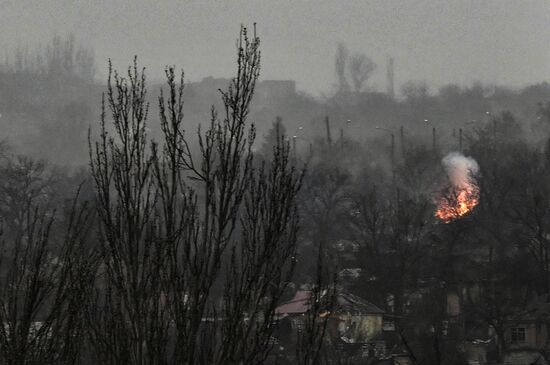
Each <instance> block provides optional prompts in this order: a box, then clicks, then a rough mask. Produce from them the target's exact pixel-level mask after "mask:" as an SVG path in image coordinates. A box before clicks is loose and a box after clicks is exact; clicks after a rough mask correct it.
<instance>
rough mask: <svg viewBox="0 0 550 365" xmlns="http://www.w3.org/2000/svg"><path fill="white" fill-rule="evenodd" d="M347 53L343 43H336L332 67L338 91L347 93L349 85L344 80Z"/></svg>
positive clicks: (345, 79)
mask: <svg viewBox="0 0 550 365" xmlns="http://www.w3.org/2000/svg"><path fill="white" fill-rule="evenodd" d="M348 59H349V52H348V49H347V47H346V45H345V44H344V43H338V48H337V50H336V58H335V61H334V67H335V71H336V77H337V81H338V91H339V92H343V91H349V83H348V80H347V78H346V70H347V65H348Z"/></svg>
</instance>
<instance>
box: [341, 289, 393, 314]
mask: <svg viewBox="0 0 550 365" xmlns="http://www.w3.org/2000/svg"><path fill="white" fill-rule="evenodd" d="M335 312H337V313H350V314H383V313H385V312H384V311H383V310H382V309H380V308H378V307H377V306H376V305H374V304H372V303H371V302H368V301H366V300H365V299H363V298H361V297H358V296H357V295H353V294H351V293H347V292H342V293H339V294H338V296H337V298H336V308H335Z"/></svg>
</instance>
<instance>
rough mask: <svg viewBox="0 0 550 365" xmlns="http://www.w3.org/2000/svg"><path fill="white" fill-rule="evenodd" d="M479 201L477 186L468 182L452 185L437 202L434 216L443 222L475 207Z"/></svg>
mask: <svg viewBox="0 0 550 365" xmlns="http://www.w3.org/2000/svg"><path fill="white" fill-rule="evenodd" d="M478 202H479V188H478V187H477V186H476V185H475V184H473V183H471V182H469V183H465V184H461V185H460V186H452V187H450V188H449V189H448V190H447V193H446V194H444V196H443V197H441V199H439V202H438V204H437V210H436V211H435V216H436V217H438V218H439V219H441V220H442V221H443V222H445V223H449V222H451V221H453V220H455V219H457V218H460V217H462V216H464V215H466V214H468V213H469V212H471V211H472V209H474V208H475V206H476V205H477V204H478Z"/></svg>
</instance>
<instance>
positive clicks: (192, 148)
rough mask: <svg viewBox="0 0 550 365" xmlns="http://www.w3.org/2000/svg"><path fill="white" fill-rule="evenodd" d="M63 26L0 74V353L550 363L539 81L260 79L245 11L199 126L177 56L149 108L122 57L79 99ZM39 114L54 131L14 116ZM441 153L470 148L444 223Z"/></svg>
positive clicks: (548, 168) (549, 205)
mask: <svg viewBox="0 0 550 365" xmlns="http://www.w3.org/2000/svg"><path fill="white" fill-rule="evenodd" d="M56 42H57V43H56ZM71 42H72V41H70V40H69V41H67V42H65V43H63V42H62V41H60V40H57V41H54V43H53V45H52V47H51V49H50V51H49V53H47V55H49V56H48V57H49V58H48V57H46V58H47V59H48V60H49V61H48V62H45V63H40V62H38V61H37V63H32V64H30V63H28V62H23V61H21V62H19V63H16V66H14V68H10V67H8V66H6V67H5V68H4V69H3V70H2V72H1V73H0V76H1V78H0V84H2V86H1V87H0V89H1V91H2V93H1V94H0V105H1V107H2V108H3V109H2V110H4V111H3V112H2V117H1V118H2V119H1V121H2V127H3V128H6V129H7V130H8V131H9V132H8V133H6V134H7V135H8V136H9V138H8V139H7V140H6V141H5V142H4V144H3V145H2V153H3V154H2V162H1V164H0V170H1V171H0V215H1V218H2V230H1V237H2V246H1V248H2V250H1V257H0V278H1V282H0V320H1V322H2V324H3V325H2V326H0V363H2V364H14V365H15V364H20V365H23V364H260V363H279V364H286V363H292V364H394V363H395V364H397V363H399V364H445V365H449V364H469V363H470V364H472V363H477V364H485V363H495V364H502V363H514V362H513V361H520V362H521V361H525V362H524V363H529V362H528V361H531V363H537V364H543V363H546V358H547V357H548V355H549V352H548V351H550V348H549V347H548V343H549V337H548V336H549V332H550V328H549V326H550V296H549V294H550V253H549V249H550V188H549V186H548V182H549V179H550V142H548V141H550V139H549V138H550V105H548V104H545V103H543V102H544V101H545V100H549V99H550V94H549V93H548V91H549V88H548V86H547V85H544V84H543V85H539V86H534V87H531V88H526V89H524V90H522V91H520V92H512V91H506V90H498V89H497V90H493V91H492V92H491V94H490V95H486V90H485V89H484V88H483V87H481V86H474V87H472V88H469V89H461V88H458V87H448V88H445V89H443V90H441V91H440V92H439V94H437V95H435V96H430V95H428V94H427V92H426V90H425V88H424V87H423V86H422V85H413V84H409V85H408V86H407V90H406V91H407V93H406V98H405V99H404V100H401V101H397V100H395V98H394V97H393V96H392V95H385V94H378V93H374V92H362V91H361V90H362V89H361V85H362V83H363V82H364V81H365V80H367V79H368V77H367V76H368V75H366V76H365V75H364V76H365V80H363V81H361V80H362V78H361V77H360V76H361V75H357V74H356V75H355V77H353V85H354V90H355V91H351V90H350V88H349V87H345V76H344V73H343V72H340V73H339V74H338V76H339V82H340V87H339V89H338V92H337V93H336V94H335V95H334V96H333V97H331V98H328V99H327V100H325V101H323V102H321V101H316V100H313V99H311V98H309V97H307V96H304V95H297V94H294V95H286V96H285V94H284V93H283V94H282V95H279V96H277V97H276V98H275V97H273V98H271V99H270V98H269V95H270V94H269V93H267V92H266V91H265V89H264V91H261V89H260V87H261V86H262V83H261V82H257V80H258V76H259V70H260V52H259V39H258V38H257V37H256V34H253V35H250V34H248V33H247V30H246V29H243V30H242V31H241V34H240V37H239V41H238V47H237V51H238V55H237V56H238V57H237V65H236V66H237V70H236V74H235V77H234V78H233V79H232V80H231V81H230V83H229V85H228V87H226V88H223V89H222V90H221V93H220V95H219V96H220V101H219V102H217V103H216V104H215V105H216V106H217V107H215V108H212V109H211V114H210V118H209V122H206V123H205V122H204V121H203V123H202V126H201V128H199V130H198V132H197V133H195V132H194V128H195V127H194V125H191V126H189V124H187V123H185V122H184V102H183V100H184V95H185V94H186V92H187V91H186V90H187V89H185V88H184V84H183V74H180V73H178V72H177V71H176V70H175V69H174V68H172V67H168V68H167V69H166V82H165V84H164V85H163V87H162V89H161V91H160V94H159V95H158V100H157V101H156V102H155V103H154V104H151V105H152V106H151V110H150V109H149V102H150V101H151V100H153V99H152V97H150V95H149V94H148V88H147V85H146V78H145V71H144V70H143V69H141V68H139V66H138V64H137V61H135V62H134V64H133V66H132V67H130V68H129V69H128V72H127V73H124V74H119V73H117V71H115V70H112V69H111V67H109V78H108V84H107V88H106V91H105V93H104V96H103V98H102V99H100V98H95V95H96V94H97V92H96V91H97V89H99V88H98V86H97V85H93V81H91V80H92V78H93V61H92V58H91V54H90V53H89V52H88V51H84V50H80V51H76V50H75V47H74V44H73V43H71ZM56 47H57V48H56ZM56 49H57V51H55V50H56ZM61 50H64V51H61ZM339 52H340V51H339ZM339 57H341V58H340V59H339V58H338V57H337V71H338V70H341V69H342V67H344V66H343V65H342V63H343V61H342V60H343V59H344V55H343V53H339ZM20 58H21V60H25V59H27V58H25V56H24V54H21V56H20ZM37 59H39V58H37ZM360 59H363V61H361V60H360ZM361 62H365V66H364V67H365V68H364V70H365V72H367V71H368V72H369V73H370V72H372V70H373V65H371V64H369V63H368V62H367V61H366V60H365V59H364V58H362V57H361V56H357V55H356V56H354V57H353V62H352V64H353V65H354V68H356V69H359V70H361V66H360V64H361ZM344 63H345V62H344ZM60 65H62V67H61V66H60ZM367 66H368V67H367ZM358 72H359V71H358ZM209 82H213V81H212V80H210V81H209ZM26 83H28V84H29V85H33V87H34V86H41V87H48V88H52V90H55V91H52V92H51V93H44V92H39V91H36V89H33V88H31V89H33V91H32V92H29V91H28V89H29V88H30V87H29V86H25V85H26ZM5 85H18V89H13V90H11V91H10V92H7V91H6V90H7V88H6V87H5ZM55 85H58V86H57V87H55ZM83 85H92V86H90V87H89V88H85V87H84V86H83ZM265 85H266V84H264V87H266V86H265ZM190 88H191V90H190V91H189V94H190V98H191V100H195V101H194V102H193V103H192V105H191V107H190V108H191V112H190V115H191V118H194V117H197V118H198V117H199V116H200V113H199V112H198V111H196V110H193V108H198V107H197V105H201V103H202V104H204V105H207V103H206V102H204V101H202V102H198V101H197V100H199V99H200V98H201V97H202V96H204V95H203V91H201V90H202V89H201V87H200V86H199V85H191V87H190ZM57 89H59V90H63V93H62V92H60V91H58V90H57ZM255 93H259V94H260V96H261V97H262V95H263V98H264V99H260V101H259V102H260V106H256V107H255V106H254V102H253V95H254V94H255ZM262 93H263V94H262ZM266 93H267V94H266ZM49 94H51V98H49V97H46V95H49ZM266 95H267V96H266ZM205 98H206V99H208V98H207V97H205ZM537 99H538V100H537ZM66 100H69V101H66ZM90 100H95V101H101V102H100V103H99V106H100V107H99V109H98V108H97V107H96V106H94V105H93V103H95V101H94V102H93V103H92V102H91V101H90ZM507 104H510V107H509V109H510V110H512V111H513V112H509V111H502V110H501V109H503V108H505V106H506V105H507ZM60 105H61V106H60ZM262 106H263V107H262ZM277 108H281V109H280V111H277V112H276V113H277V114H279V115H282V116H283V118H281V117H279V118H277V119H275V115H276V114H274V115H272V111H273V110H276V109H277ZM96 109H97V110H98V113H97V115H100V121H99V123H96V124H95V125H94V126H93V127H92V128H91V129H90V131H89V132H88V140H87V141H86V135H87V134H86V129H87V125H88V123H89V122H90V121H91V120H93V119H94V118H95V117H94V115H96V113H95V111H96ZM39 113H42V114H43V115H44V117H43V118H42V119H40V118H38V119H37V118H35V117H36V115H37V114H39ZM271 117H273V120H275V121H274V122H273V124H272V125H268V126H267V127H266V126H260V127H261V128H262V129H263V130H262V132H263V134H264V138H261V139H257V138H256V133H257V132H256V131H257V130H256V126H255V123H253V122H255V118H257V119H259V120H262V119H263V120H265V119H267V118H271ZM186 118H188V117H187V115H186ZM298 118H300V119H301V120H302V121H303V123H297V122H296V120H298ZM289 119H290V120H293V121H294V122H287V120H289ZM29 120H34V122H33V123H36V124H32V123H30V122H28V121H29ZM37 120H39V121H37ZM24 121H26V122H28V123H27V124H25V123H24ZM373 121H375V123H373ZM17 123H20V124H19V125H18V124H17ZM37 124H39V125H40V128H42V129H41V131H43V132H44V133H45V134H44V135H42V137H41V138H43V140H45V141H47V142H46V143H45V144H44V146H50V147H47V148H44V147H39V146H36V143H35V142H36V140H34V139H35V138H37V136H36V135H33V134H32V133H23V131H24V129H25V128H29V129H33V128H36V125H37ZM264 124H265V123H264ZM377 125H378V128H376V126H377ZM270 127H271V129H269V128H270ZM10 128H11V129H10ZM18 133H19V134H21V135H24V136H25V137H24V138H28V140H27V141H25V142H21V140H17V141H14V142H12V141H11V139H15V138H16V137H17V135H18ZM48 133H49V134H48ZM33 141H34V142H33ZM52 146H57V147H56V148H58V149H53V150H52V148H53V147H52ZM82 146H88V153H87V157H86V153H85V152H84V154H82V153H83V152H82V151H85V149H84V150H83V149H82ZM25 148H26V149H25ZM22 150H23V151H24V152H27V153H29V154H30V155H34V156H35V157H36V156H41V157H44V158H49V159H50V160H52V161H53V162H55V163H57V164H58V165H59V166H62V167H56V165H55V164H53V163H52V164H46V163H45V162H41V161H42V160H41V159H37V158H31V157H25V156H24V155H23V154H22V153H21V151H22ZM65 151H66V152H65ZM451 151H457V152H461V153H462V154H464V155H465V156H471V157H472V158H474V159H475V161H477V164H478V165H479V173H477V175H476V176H475V180H472V182H473V183H475V186H476V189H477V190H476V191H478V192H479V202H478V204H477V205H476V206H475V207H474V208H473V210H472V211H470V212H469V213H467V214H465V215H464V216H461V217H457V218H456V219H452V220H450V221H448V222H443V221H442V220H440V219H439V218H437V217H436V215H435V210H436V208H437V206H438V204H440V202H441V199H453V197H452V196H449V194H448V192H449V190H448V187H449V176H448V174H447V173H448V171H447V170H445V169H444V168H443V166H442V163H441V160H442V158H444V157H445V156H446V155H447V154H448V153H449V152H451ZM86 158H87V159H88V162H89V168H88V169H84V168H75V167H74V166H73V168H71V169H69V168H68V167H67V165H68V164H71V163H73V162H76V163H74V165H78V164H79V163H80V162H82V161H84V160H86ZM510 359H512V360H510ZM514 359H516V360H514ZM517 359H519V360H517ZM475 361H477V362H475ZM520 362H517V363H520Z"/></svg>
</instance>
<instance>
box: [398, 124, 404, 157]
mask: <svg viewBox="0 0 550 365" xmlns="http://www.w3.org/2000/svg"><path fill="white" fill-rule="evenodd" d="M399 138H400V139H401V141H400V143H401V157H402V158H405V131H404V128H403V126H401V127H400V128H399Z"/></svg>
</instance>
